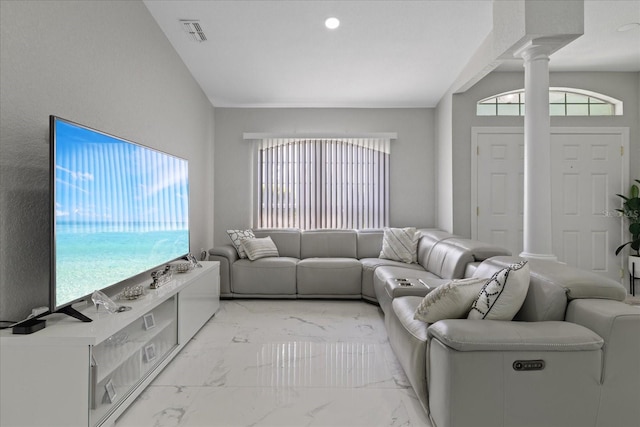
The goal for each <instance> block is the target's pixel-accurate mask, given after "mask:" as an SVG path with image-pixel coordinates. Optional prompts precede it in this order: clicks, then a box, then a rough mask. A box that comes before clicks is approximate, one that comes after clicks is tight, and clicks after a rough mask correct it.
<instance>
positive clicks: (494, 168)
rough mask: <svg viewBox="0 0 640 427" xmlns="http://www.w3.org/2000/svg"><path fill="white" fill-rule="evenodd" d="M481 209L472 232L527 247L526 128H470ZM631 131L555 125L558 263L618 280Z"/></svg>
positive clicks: (554, 197) (503, 243) (554, 215)
mask: <svg viewBox="0 0 640 427" xmlns="http://www.w3.org/2000/svg"><path fill="white" fill-rule="evenodd" d="M472 139H473V146H474V147H473V148H474V153H475V158H474V163H473V168H472V169H473V171H472V173H475V177H476V185H475V188H473V190H472V192H473V195H472V198H473V202H475V204H476V206H477V209H476V212H474V214H473V217H474V218H472V235H473V236H472V237H474V238H477V239H478V240H481V241H486V242H491V243H494V244H496V245H501V246H504V247H506V248H508V249H509V250H511V251H512V252H513V253H514V254H516V255H517V254H519V253H521V252H522V248H523V242H522V218H523V192H524V172H523V171H524V134H523V129H522V128H473V138H472ZM626 146H628V129H623V128H552V129H551V159H552V160H551V162H552V163H551V174H552V176H551V209H552V225H551V226H552V238H553V241H552V244H553V251H554V255H555V256H557V257H558V260H559V261H561V262H565V263H567V264H569V265H572V266H576V267H579V268H582V269H586V270H591V271H594V272H597V273H600V274H603V275H605V276H607V277H611V278H612V279H615V280H620V265H621V259H619V258H618V257H616V256H615V248H616V247H617V246H618V245H619V244H620V242H621V241H622V227H621V222H620V220H619V218H616V217H614V216H612V215H607V214H606V213H607V212H612V211H614V209H616V208H617V207H619V205H620V202H619V198H618V197H617V196H616V195H615V194H616V193H620V192H624V188H626V174H627V168H626V166H625V165H626V164H628V158H627V157H626V156H625V155H624V154H623V153H621V147H626Z"/></svg>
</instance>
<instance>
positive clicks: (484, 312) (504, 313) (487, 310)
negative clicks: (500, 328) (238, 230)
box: [467, 261, 529, 320]
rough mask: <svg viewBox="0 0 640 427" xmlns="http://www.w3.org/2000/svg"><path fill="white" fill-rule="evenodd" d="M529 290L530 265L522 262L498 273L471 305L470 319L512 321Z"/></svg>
mask: <svg viewBox="0 0 640 427" xmlns="http://www.w3.org/2000/svg"><path fill="white" fill-rule="evenodd" d="M528 290H529V264H528V263H527V261H522V262H519V263H517V264H512V265H510V266H508V267H506V268H503V269H502V270H500V271H498V272H496V273H495V274H494V275H493V276H492V277H491V279H489V281H488V282H487V283H486V284H485V285H484V286H483V287H482V290H481V291H480V294H479V295H478V297H477V298H476V300H475V301H474V302H473V304H472V305H471V311H470V312H469V315H468V316H467V318H469V319H493V320H511V319H513V316H515V315H516V313H517V312H518V310H520V307H522V303H523V302H524V299H525V298H526V297H527V291H528Z"/></svg>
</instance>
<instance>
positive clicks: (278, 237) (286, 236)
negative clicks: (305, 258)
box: [253, 228, 300, 258]
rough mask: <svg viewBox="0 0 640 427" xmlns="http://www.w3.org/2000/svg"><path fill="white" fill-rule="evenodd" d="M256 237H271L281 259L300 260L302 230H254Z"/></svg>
mask: <svg viewBox="0 0 640 427" xmlns="http://www.w3.org/2000/svg"><path fill="white" fill-rule="evenodd" d="M253 234H255V236H256V237H258V238H260V237H271V240H273V243H275V244H276V248H278V253H279V254H280V256H281V257H291V258H300V230H298V229H295V228H260V229H254V230H253Z"/></svg>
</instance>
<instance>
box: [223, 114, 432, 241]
mask: <svg viewBox="0 0 640 427" xmlns="http://www.w3.org/2000/svg"><path fill="white" fill-rule="evenodd" d="M215 115H216V129H215V153H216V156H215V162H214V171H215V191H214V194H215V206H216V210H215V233H214V241H215V243H216V245H221V244H225V243H228V237H227V235H226V232H225V230H227V229H229V228H247V227H250V226H252V224H251V221H252V211H251V209H252V201H251V195H252V182H251V180H252V177H251V170H252V163H251V160H252V149H251V143H250V142H248V141H243V139H242V134H243V132H270V133H300V134H304V132H311V133H313V132H316V133H319V132H322V133H325V132H338V133H358V132H359V133H362V132H397V133H398V139H397V140H395V141H392V143H391V166H390V170H391V175H390V191H391V195H390V197H391V208H390V217H391V224H390V225H391V226H398V227H400V226H416V227H433V226H434V224H435V210H434V200H435V199H434V197H435V175H434V167H435V162H434V141H433V133H434V132H433V128H434V123H433V116H434V114H433V110H432V109H329V108H328V109H322V108H320V109H316V108H310V109H277V108H265V109H233V108H216V109H215Z"/></svg>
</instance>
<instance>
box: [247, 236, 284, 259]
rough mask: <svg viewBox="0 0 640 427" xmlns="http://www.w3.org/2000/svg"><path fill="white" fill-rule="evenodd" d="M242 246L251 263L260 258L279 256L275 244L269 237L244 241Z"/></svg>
mask: <svg viewBox="0 0 640 427" xmlns="http://www.w3.org/2000/svg"><path fill="white" fill-rule="evenodd" d="M242 246H243V248H244V250H245V252H246V253H247V257H248V258H249V259H250V260H251V261H255V260H257V259H260V258H267V257H277V256H280V254H279V253H278V248H277V247H276V244H275V243H273V240H271V237H269V236H267V237H263V238H259V239H246V240H243V241H242Z"/></svg>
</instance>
